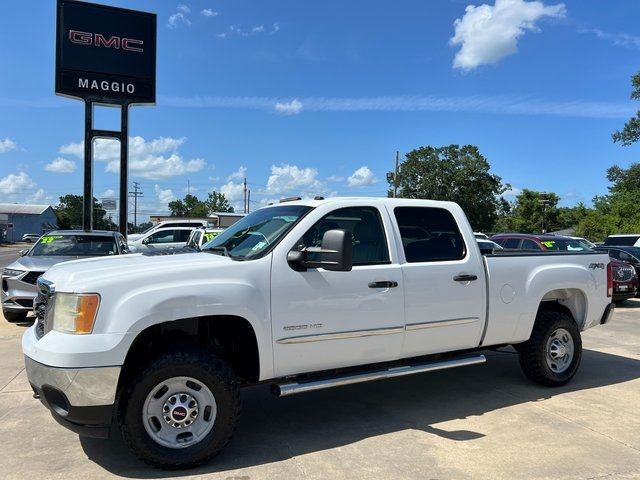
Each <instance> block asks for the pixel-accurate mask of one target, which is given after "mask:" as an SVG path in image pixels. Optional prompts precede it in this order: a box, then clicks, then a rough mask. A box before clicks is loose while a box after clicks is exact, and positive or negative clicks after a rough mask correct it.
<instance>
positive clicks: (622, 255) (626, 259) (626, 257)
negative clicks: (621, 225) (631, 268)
mask: <svg viewBox="0 0 640 480" xmlns="http://www.w3.org/2000/svg"><path fill="white" fill-rule="evenodd" d="M618 253H620V256H619V257H617V258H619V259H620V260H622V261H623V262H631V261H632V260H633V257H632V256H631V255H629V254H628V253H627V252H623V251H622V250H618Z"/></svg>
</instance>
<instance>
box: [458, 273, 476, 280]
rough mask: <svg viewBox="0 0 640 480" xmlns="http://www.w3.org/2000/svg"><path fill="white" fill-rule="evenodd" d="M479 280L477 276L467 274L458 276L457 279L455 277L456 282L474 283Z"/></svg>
mask: <svg viewBox="0 0 640 480" xmlns="http://www.w3.org/2000/svg"><path fill="white" fill-rule="evenodd" d="M477 279H478V276H477V275H467V274H466V273H461V274H460V275H456V276H455V277H453V281H454V282H473V281H474V280H477Z"/></svg>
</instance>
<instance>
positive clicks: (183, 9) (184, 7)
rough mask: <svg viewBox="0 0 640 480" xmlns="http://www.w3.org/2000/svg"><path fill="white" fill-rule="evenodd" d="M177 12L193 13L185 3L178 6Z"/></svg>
mask: <svg viewBox="0 0 640 480" xmlns="http://www.w3.org/2000/svg"><path fill="white" fill-rule="evenodd" d="M176 10H178V11H179V12H182V13H191V9H190V8H189V5H185V4H184V3H180V4H178V6H177V7H176Z"/></svg>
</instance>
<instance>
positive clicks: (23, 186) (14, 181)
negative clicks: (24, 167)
mask: <svg viewBox="0 0 640 480" xmlns="http://www.w3.org/2000/svg"><path fill="white" fill-rule="evenodd" d="M35 186H36V184H35V182H34V181H33V180H31V177H29V175H27V174H26V173H25V172H20V173H18V174H17V175H15V174H13V173H11V174H9V175H7V176H6V177H4V178H2V179H0V193H4V194H15V193H22V192H23V191H24V190H27V189H29V188H33V187H35Z"/></svg>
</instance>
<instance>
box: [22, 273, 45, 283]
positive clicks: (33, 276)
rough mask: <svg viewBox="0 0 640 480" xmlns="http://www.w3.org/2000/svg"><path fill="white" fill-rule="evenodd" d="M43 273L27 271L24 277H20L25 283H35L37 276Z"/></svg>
mask: <svg viewBox="0 0 640 480" xmlns="http://www.w3.org/2000/svg"><path fill="white" fill-rule="evenodd" d="M43 273H44V272H29V273H27V274H26V275H25V276H24V277H22V281H23V282H25V283H30V284H31V285H35V284H36V282H37V281H38V277H39V276H40V275H42V274H43Z"/></svg>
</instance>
